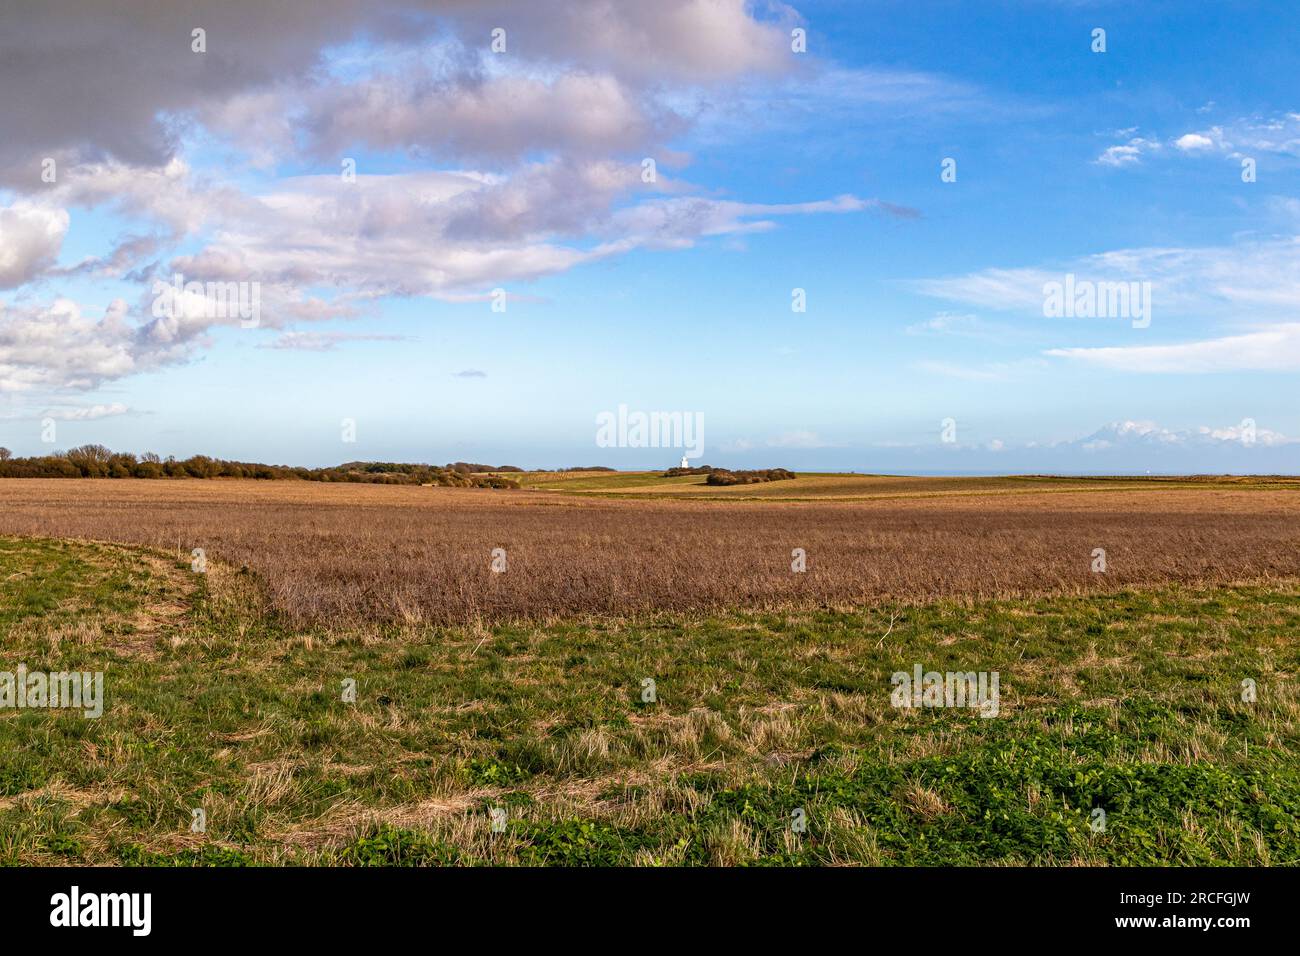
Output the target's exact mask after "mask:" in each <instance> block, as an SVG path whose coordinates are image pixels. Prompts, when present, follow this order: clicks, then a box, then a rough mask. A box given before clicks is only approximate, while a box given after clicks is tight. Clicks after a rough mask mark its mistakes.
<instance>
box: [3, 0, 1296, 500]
mask: <svg viewBox="0 0 1300 956" xmlns="http://www.w3.org/2000/svg"><path fill="white" fill-rule="evenodd" d="M1297 28H1300V8H1298V7H1296V5H1295V4H1293V3H1288V2H1275V3H1233V2H1221V3H1215V4H1186V3H1178V2H1160V0H1154V2H1144V3H1141V4H1135V3H1132V2H1123V3H1106V2H1101V3H1072V2H1064V0H1062V2H1051V0H1020V2H987V3H979V4H972V3H941V2H931V3H927V2H918V0H912V2H897V3H895V2H856V3H853V2H839V0H822V2H798V3H794V4H790V5H786V4H781V3H745V2H741V0H660V2H657V3H654V4H646V3H641V2H630V0H629V2H613V0H605V2H601V0H595V2H587V3H577V2H559V0H543V2H536V0H534V2H505V0H477V2H474V3H470V2H445V0H444V2H414V0H355V2H354V0H312V2H308V0H293V2H287V0H286V2H279V3H275V4H263V3H254V2H242V0H233V2H225V3H221V4H217V3H213V2H202V3H196V2H191V0H177V2H173V3H169V4H166V5H157V4H152V3H146V2H142V0H127V2H122V3H118V4H114V5H112V6H111V8H110V7H109V5H105V4H100V3H89V2H82V3H74V2H64V0H52V2H41V3H36V2H30V0H14V2H9V3H6V4H5V5H4V6H3V8H0V91H3V92H2V93H0V130H2V131H3V133H2V134H0V445H3V446H5V447H8V448H10V449H12V450H13V452H14V453H15V454H20V455H34V454H48V453H50V452H52V451H54V450H57V449H63V448H68V447H71V446H74V445H79V444H83V443H87V442H97V443H102V444H105V445H108V446H109V447H111V448H113V449H115V450H126V451H133V452H136V453H140V452H144V451H154V452H157V453H159V454H162V455H176V456H177V457H186V456H188V455H191V454H196V453H202V454H209V455H213V456H217V457H222V458H233V459H238V460H244V461H265V462H271V463H277V464H302V465H312V466H320V465H329V464H335V463H338V462H342V461H352V460H360V459H364V460H396V461H426V462H433V463H441V462H446V461H454V460H466V461H476V462H485V463H489V464H513V465H518V466H521V467H525V468H538V467H565V466H578V465H604V466H609V467H616V468H656V467H662V466H668V465H673V464H676V463H677V462H678V459H679V458H680V457H681V455H682V454H683V452H686V453H687V454H688V459H689V460H690V463H691V464H711V465H715V466H724V467H732V468H747V467H748V468H767V467H787V468H795V469H799V470H836V471H850V470H852V471H859V472H888V473H915V474H929V473H939V474H948V473H1070V474H1074V473H1094V474H1128V473H1135V474H1143V473H1147V472H1151V473H1154V474H1162V473H1186V472H1234V473H1294V472H1297V471H1300V401H1297V398H1300V395H1298V393H1297V389H1296V387H1295V386H1296V383H1297V372H1300V311H1298V307H1300V179H1298V178H1297V173H1298V172H1300V79H1298V78H1300V53H1297V45H1296V43H1295V37H1296V36H1297ZM196 30H197V31H201V32H200V33H197V34H196V32H195V31H196ZM1098 31H1104V33H1099V32H1098ZM178 276H179V277H180V279H179V281H180V282H181V283H182V284H184V283H193V282H198V283H203V284H207V283H235V284H236V285H235V286H232V287H231V288H233V289H237V290H238V293H239V294H241V295H242V296H243V299H236V300H233V301H232V302H230V303H227V302H224V301H222V300H221V299H220V298H219V297H217V296H215V295H214V294H211V293H209V292H207V291H206V289H207V286H206V285H204V286H202V287H193V288H192V289H191V291H190V292H189V293H188V294H185V295H181V296H173V295H172V294H171V293H170V291H169V290H170V289H171V288H172V287H173V286H174V285H175V284H176V282H177V281H178V280H177V278H176V277H178ZM1093 293H1097V296H1096V299H1095V301H1096V303H1097V305H1096V307H1094V308H1091V309H1089V308H1087V303H1088V302H1089V301H1092V295H1093ZM1054 295H1055V296H1056V297H1057V298H1056V300H1055V301H1056V306H1054V305H1053V296H1054ZM1067 297H1068V298H1069V300H1070V302H1069V305H1068V307H1064V306H1061V303H1063V302H1064V299H1065V298H1067ZM254 303H256V305H255V306H254ZM239 304H242V305H243V306H244V308H243V310H242V311H241V310H240V309H239V308H234V307H233V306H235V305H239ZM227 306H231V307H227ZM620 408H623V409H624V410H625V413H626V414H629V415H632V416H635V415H637V414H638V413H643V414H645V415H646V416H649V415H651V414H654V413H658V414H659V415H660V416H668V415H671V414H672V413H680V415H681V416H683V420H687V419H689V421H690V422H692V423H694V424H695V425H696V426H697V432H696V433H695V435H694V437H695V438H697V439H698V440H696V441H692V442H690V443H689V444H690V445H691V447H689V448H682V447H676V446H677V445H681V444H687V443H686V442H683V441H677V439H678V438H679V437H680V436H679V435H673V436H664V437H665V438H671V439H672V440H669V441H666V442H665V443H664V444H666V445H670V446H673V447H645V443H644V442H643V441H641V438H642V437H644V436H642V435H640V434H638V433H637V432H636V430H635V429H632V430H631V431H630V432H624V433H619V434H616V435H615V437H614V439H613V440H610V439H609V435H608V434H606V435H604V436H602V433H601V430H600V428H599V427H598V423H599V422H600V421H601V420H602V417H603V416H604V417H606V418H607V417H608V416H611V415H617V414H618V411H619V409H620Z"/></svg>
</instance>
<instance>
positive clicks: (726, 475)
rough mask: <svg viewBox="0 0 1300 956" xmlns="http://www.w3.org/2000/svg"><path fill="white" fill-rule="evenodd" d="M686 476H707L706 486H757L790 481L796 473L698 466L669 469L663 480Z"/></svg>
mask: <svg viewBox="0 0 1300 956" xmlns="http://www.w3.org/2000/svg"><path fill="white" fill-rule="evenodd" d="M684 475H707V476H708V477H707V478H705V479H704V483H705V484H706V485H755V484H759V483H760V482H764V481H789V480H790V479H791V478H793V477H794V476H795V475H794V472H793V471H787V470H786V469H784V468H762V469H756V470H754V471H732V470H731V469H729V468H714V467H713V466H712V465H696V466H694V467H692V468H682V467H680V466H679V467H676V468H669V469H668V470H667V471H665V472H664V473H663V475H662V476H661V477H663V478H681V477H683V476H684Z"/></svg>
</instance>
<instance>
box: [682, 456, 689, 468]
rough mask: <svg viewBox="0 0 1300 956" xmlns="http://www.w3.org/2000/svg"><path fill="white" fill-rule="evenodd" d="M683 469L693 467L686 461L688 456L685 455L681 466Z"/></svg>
mask: <svg viewBox="0 0 1300 956" xmlns="http://www.w3.org/2000/svg"><path fill="white" fill-rule="evenodd" d="M681 467H683V468H689V467H691V463H690V462H689V461H687V460H686V456H685V455H682V464H681Z"/></svg>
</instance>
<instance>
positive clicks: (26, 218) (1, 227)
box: [0, 202, 69, 289]
mask: <svg viewBox="0 0 1300 956" xmlns="http://www.w3.org/2000/svg"><path fill="white" fill-rule="evenodd" d="M68 222H69V217H68V214H67V212H66V211H65V210H63V209H52V208H49V207H45V206H40V205H34V204H32V203H26V202H19V203H15V204H14V205H12V206H7V207H4V208H0V289H12V288H15V287H17V286H20V285H24V284H25V283H27V282H30V281H32V280H33V279H35V278H37V277H38V276H39V275H41V273H43V272H44V271H45V270H47V269H49V268H50V267H51V266H52V265H53V264H54V260H55V258H56V257H57V256H58V254H59V250H60V248H62V246H63V237H64V236H65V235H66V234H67V231H68Z"/></svg>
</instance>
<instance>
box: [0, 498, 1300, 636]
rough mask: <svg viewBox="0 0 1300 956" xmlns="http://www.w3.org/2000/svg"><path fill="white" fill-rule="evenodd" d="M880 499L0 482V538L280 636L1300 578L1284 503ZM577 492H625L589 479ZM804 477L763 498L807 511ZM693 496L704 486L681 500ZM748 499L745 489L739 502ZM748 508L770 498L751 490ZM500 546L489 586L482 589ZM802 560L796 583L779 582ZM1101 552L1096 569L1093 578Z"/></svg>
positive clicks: (1294, 527)
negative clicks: (57, 542) (96, 549)
mask: <svg viewBox="0 0 1300 956" xmlns="http://www.w3.org/2000/svg"><path fill="white" fill-rule="evenodd" d="M840 478H841V479H842V480H841V481H840V482H839V484H838V485H837V486H836V490H837V491H838V490H841V489H842V488H843V486H844V485H845V484H846V483H848V484H853V483H857V485H859V486H862V487H865V486H866V484H867V483H869V482H872V481H876V482H879V483H881V484H882V486H883V487H885V488H888V489H890V491H889V493H887V494H885V495H883V496H878V497H864V498H861V500H854V501H838V500H835V499H834V497H832V498H830V499H817V498H810V499H809V500H776V501H754V500H741V499H740V498H739V497H738V496H736V495H734V494H733V493H734V492H735V491H738V490H740V489H733V488H727V489H719V491H721V492H724V495H719V496H718V497H719V498H722V497H726V498H727V499H728V500H726V501H725V503H724V502H723V501H704V500H695V499H692V498H683V499H680V500H679V499H677V498H676V497H671V496H662V497H657V498H647V497H644V496H637V497H635V498H632V499H630V500H619V499H618V498H616V497H612V496H610V495H599V494H598V495H579V494H565V493H560V492H554V491H546V490H539V489H536V488H534V489H530V490H520V491H512V492H502V491H486V490H460V489H448V488H420V487H393V486H376V485H330V484H318V483H305V482H289V481H279V482H254V481H197V480H195V481H186V480H180V481H129V480H128V481H107V480H104V481H92V480H57V479H55V480H16V481H13V480H11V481H4V482H0V534H16V535H30V536H40V537H60V538H64V537H70V538H83V539H94V540H104V541H113V542H122V543H133V544H145V545H149V546H153V547H157V548H163V549H167V550H169V551H173V552H176V553H179V554H180V555H183V556H188V555H189V554H190V552H191V551H192V550H193V549H195V548H202V549H203V550H204V552H205V553H206V556H207V558H208V560H209V561H213V562H216V563H218V564H219V565H221V566H224V567H233V568H234V569H236V570H238V569H241V568H247V569H248V571H250V572H251V573H252V574H253V576H254V577H255V579H256V580H258V581H260V582H262V586H264V587H265V589H266V594H267V598H268V599H269V601H270V603H271V606H272V607H273V608H274V609H275V610H277V611H279V612H281V613H282V614H283V615H285V617H286V619H287V620H288V621H290V622H293V623H297V624H308V623H310V624H331V623H339V624H355V623H359V622H362V621H374V622H395V623H464V622H481V621H497V620H506V619H514V618H519V619H546V618H554V617H558V616H565V615H573V614H585V613H607V614H614V615H625V614H633V613H641V612H646V611H658V610H668V611H683V610H711V609H719V608H735V607H751V608H780V607H817V606H823V605H834V606H846V605H859V604H869V603H874V602H878V601H882V600H903V601H913V600H916V601H922V600H930V599H934V598H939V597H970V598H995V597H1015V596H1022V595H1034V594H1046V593H1066V594H1073V593H1087V592H1089V591H1093V590H1107V589H1115V588H1118V587H1123V586H1128V585H1134V584H1156V583H1162V582H1185V583H1216V582H1231V581H1247V580H1253V581H1267V580H1272V579H1280V578H1286V577H1293V576H1296V575H1297V574H1300V548H1298V547H1297V546H1296V542H1297V540H1298V539H1300V496H1297V494H1296V493H1295V491H1294V490H1290V489H1287V488H1285V487H1282V486H1281V483H1279V482H1273V483H1255V484H1245V485H1242V486H1240V487H1233V486H1231V485H1227V484H1221V483H1209V484H1206V485H1205V486H1204V487H1198V486H1196V485H1195V484H1194V483H1192V482H1182V483H1163V484H1160V485H1156V484H1154V483H1146V486H1144V483H1143V482H1141V481H1137V482H1135V481H1117V482H1114V483H1109V484H1108V483H1106V482H1104V481H1101V482H1099V481H1095V480H1092V481H1089V480H1086V479H1084V480H1060V481H1057V482H1053V481H1052V480H1051V479H871V478H866V477H864V476H840ZM576 480H578V481H580V482H585V484H586V486H587V490H591V489H592V488H595V489H596V490H597V491H599V490H600V489H601V485H602V482H603V483H604V485H606V486H610V487H618V486H620V485H621V484H622V485H625V484H627V482H628V481H629V480H631V481H632V483H633V485H634V486H639V485H640V484H644V481H643V480H642V479H640V478H636V477H635V476H633V477H631V478H629V476H626V475H605V476H599V475H598V476H594V477H593V476H586V477H585V478H583V477H581V476H580V477H579V478H578V479H576ZM819 484H820V483H819V482H817V481H816V479H815V478H814V479H808V478H803V477H801V478H800V479H798V480H797V481H792V482H781V483H776V484H774V485H772V486H770V490H771V491H772V492H773V494H775V493H776V491H777V490H780V492H781V493H782V495H783V496H785V497H787V498H789V497H792V496H794V495H797V494H807V493H809V489H813V490H812V494H814V495H816V494H818V493H819V491H820V490H821V489H819V488H818V487H817V486H818V485H819ZM695 487H697V488H698V489H703V488H704V486H702V485H698V483H697V484H696V486H695ZM749 490H750V491H752V487H751V488H750V489H749ZM764 490H769V489H767V488H765V489H764ZM495 548H503V549H505V551H506V555H507V561H508V566H507V571H506V573H503V574H497V573H493V572H492V570H491V569H490V563H491V553H492V551H493V549H495ZM795 548H803V549H804V550H805V551H806V554H807V573H804V574H797V573H793V572H792V571H791V553H792V551H793V549H795ZM1095 548H1103V549H1105V551H1106V560H1107V571H1106V573H1104V574H1099V573H1094V572H1093V570H1092V552H1093V549H1095Z"/></svg>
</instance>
